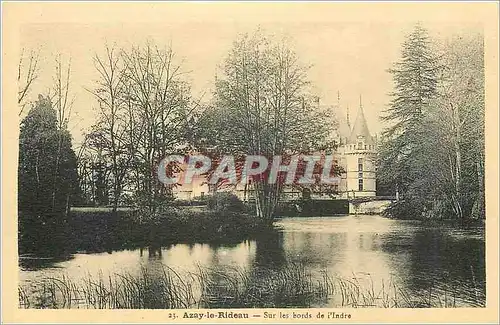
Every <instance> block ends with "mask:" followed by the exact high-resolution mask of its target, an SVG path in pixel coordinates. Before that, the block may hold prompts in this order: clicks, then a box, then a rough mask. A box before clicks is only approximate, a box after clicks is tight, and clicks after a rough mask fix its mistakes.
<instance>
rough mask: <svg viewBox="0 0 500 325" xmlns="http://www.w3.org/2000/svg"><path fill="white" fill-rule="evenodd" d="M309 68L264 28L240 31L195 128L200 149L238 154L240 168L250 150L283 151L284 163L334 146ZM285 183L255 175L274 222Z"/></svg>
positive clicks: (264, 213) (260, 200)
mask: <svg viewBox="0 0 500 325" xmlns="http://www.w3.org/2000/svg"><path fill="white" fill-rule="evenodd" d="M307 71H308V67H306V66H304V65H302V64H301V63H300V60H299V57H298V56H297V54H296V53H295V52H294V50H293V49H292V48H291V46H290V45H289V44H288V43H287V42H286V41H285V40H278V41H276V40H273V39H271V38H270V37H266V36H265V35H263V33H262V32H261V31H260V30H258V31H257V32H255V33H254V34H252V35H248V34H244V35H241V36H240V37H239V38H238V39H237V40H236V41H235V42H234V43H233V47H232V49H231V50H230V52H229V54H228V55H227V57H226V58H225V60H224V63H223V66H222V74H221V75H219V76H218V78H217V80H216V84H215V99H214V102H213V103H212V105H210V106H209V107H208V108H207V109H206V110H205V111H204V114H202V116H200V117H199V120H198V128H197V129H196V130H194V134H193V139H194V140H195V144H196V147H197V148H198V150H200V151H201V152H203V153H204V154H206V155H208V156H210V157H212V158H214V159H212V161H215V162H216V164H217V162H220V159H221V157H222V156H223V155H224V154H231V155H233V156H236V157H237V158H236V168H237V169H241V168H242V167H243V161H244V159H240V158H241V157H245V156H246V155H261V156H264V157H266V158H267V159H268V160H269V162H272V161H273V156H275V155H281V156H282V157H284V162H283V163H284V164H286V160H287V159H289V158H290V157H291V156H292V155H295V154H306V155H307V154H311V153H317V152H320V151H321V150H325V149H331V148H334V147H335V143H333V142H332V141H330V138H329V135H331V134H332V133H333V132H332V131H333V130H332V126H333V123H329V120H330V119H329V118H328V113H327V112H325V111H322V110H320V109H319V107H317V105H316V104H315V103H316V102H315V96H313V95H312V93H311V91H310V89H309V82H308V80H307ZM281 176H283V173H282V174H281ZM281 178H283V179H284V177H281ZM283 187H284V186H283V182H282V181H278V182H276V183H274V184H271V183H270V182H268V181H267V177H265V176H264V177H262V178H254V179H253V182H252V184H251V188H252V189H253V190H254V193H255V202H256V214H257V215H258V216H259V217H260V218H262V219H264V220H266V221H268V222H272V218H273V215H274V211H275V208H276V206H277V202H278V199H279V197H280V194H281V192H282V190H283Z"/></svg>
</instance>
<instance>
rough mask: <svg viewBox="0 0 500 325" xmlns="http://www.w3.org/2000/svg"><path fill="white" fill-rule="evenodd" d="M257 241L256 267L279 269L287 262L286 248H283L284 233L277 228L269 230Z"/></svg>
mask: <svg viewBox="0 0 500 325" xmlns="http://www.w3.org/2000/svg"><path fill="white" fill-rule="evenodd" d="M259 237H260V238H258V239H257V240H256V241H255V246H256V249H255V259H254V261H253V267H254V268H261V267H265V268H269V269H279V268H280V267H282V266H283V265H284V264H285V263H286V256H285V250H284V248H283V233H282V232H280V231H278V230H276V229H272V230H268V231H266V232H265V233H263V234H262V235H261V236H259Z"/></svg>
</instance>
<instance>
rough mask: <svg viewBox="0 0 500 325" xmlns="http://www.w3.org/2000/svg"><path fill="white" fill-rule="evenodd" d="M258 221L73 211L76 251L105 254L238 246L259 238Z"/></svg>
mask: <svg viewBox="0 0 500 325" xmlns="http://www.w3.org/2000/svg"><path fill="white" fill-rule="evenodd" d="M263 229H264V225H263V223H261V222H260V220H259V219H257V218H255V217H253V216H252V215H250V214H247V213H245V212H234V211H216V210H208V209H206V208H200V209H196V208H189V207H181V208H175V209H174V208H172V209H170V210H168V211H165V212H163V213H160V214H158V215H157V216H155V217H150V216H144V215H143V214H141V213H139V212H137V211H134V210H130V209H129V210H121V211H117V213H116V214H113V213H112V212H111V211H109V210H103V209H100V210H99V209H96V210H94V209H75V210H73V211H72V212H71V237H72V239H71V243H70V244H71V246H72V247H73V249H74V250H83V251H90V252H96V251H106V250H116V249H124V248H136V247H144V246H156V247H160V246H166V245H170V244H177V243H236V242H241V241H242V240H245V239H252V238H256V237H257V236H259V234H261V233H262V231H263Z"/></svg>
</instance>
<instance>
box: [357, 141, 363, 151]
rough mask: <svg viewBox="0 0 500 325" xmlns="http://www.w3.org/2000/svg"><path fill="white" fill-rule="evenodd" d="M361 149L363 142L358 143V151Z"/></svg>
mask: <svg viewBox="0 0 500 325" xmlns="http://www.w3.org/2000/svg"><path fill="white" fill-rule="evenodd" d="M361 149H363V142H358V150H361Z"/></svg>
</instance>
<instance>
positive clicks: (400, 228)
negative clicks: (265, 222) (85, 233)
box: [20, 215, 486, 307]
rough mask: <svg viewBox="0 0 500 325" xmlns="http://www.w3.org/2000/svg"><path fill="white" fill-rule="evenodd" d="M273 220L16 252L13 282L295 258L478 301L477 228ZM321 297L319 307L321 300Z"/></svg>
mask: <svg viewBox="0 0 500 325" xmlns="http://www.w3.org/2000/svg"><path fill="white" fill-rule="evenodd" d="M276 226H277V227H278V228H279V229H280V230H279V232H278V233H277V234H276V236H274V237H273V238H268V239H267V240H265V241H264V242H262V241H244V242H241V243H239V244H236V245H231V246H224V245H217V246H215V245H208V244H194V245H187V244H178V245H173V246H170V247H165V248H162V249H161V254H154V255H152V254H149V253H148V251H147V250H139V249H137V250H124V251H115V252H112V253H98V254H84V253H81V254H80V253H79V254H73V255H71V256H70V257H68V258H65V259H62V260H41V261H40V260H31V259H25V258H21V259H20V267H21V271H20V285H21V286H22V287H30V284H33V283H35V282H37V281H38V280H42V279H44V278H48V277H58V276H61V275H62V274H64V275H65V276H67V277H68V278H71V279H72V280H74V281H78V280H79V279H84V278H85V277H86V276H88V275H97V274H102V275H104V277H105V278H106V277H107V275H109V274H113V273H123V272H127V273H130V274H134V273H139V272H140V271H141V269H142V268H149V269H151V268H153V269H154V268H161V266H162V265H167V266H169V267H171V268H172V269H174V270H176V272H178V273H179V274H181V275H182V274H187V273H189V272H196V270H197V269H199V268H200V267H202V268H203V267H207V268H211V269H221V270H223V269H227V268H241V269H244V270H250V269H252V268H273V269H276V268H278V269H279V268H280V267H284V265H285V264H287V263H296V264H298V265H303V266H304V267H305V268H306V269H307V270H308V272H311V274H313V276H318V277H319V276H320V274H322V273H324V272H327V273H328V274H330V275H335V276H338V277H341V278H344V279H348V280H349V281H353V282H356V283H360V286H362V287H365V288H370V290H371V291H372V292H380V290H382V289H383V290H388V289H387V288H388V287H390V286H394V288H396V287H395V284H397V286H398V290H401V292H405V293H406V294H408V295H410V296H413V297H426V296H427V295H429V296H432V297H436V299H438V301H440V302H443V301H444V300H448V302H444V304H445V305H449V304H450V303H449V302H450V301H451V300H453V303H452V304H453V305H452V306H456V307H461V306H466V307H471V306H481V305H484V300H485V290H486V283H485V281H486V280H485V279H486V276H485V262H484V256H485V255H484V254H485V245H484V228H472V229H466V230H462V229H456V228H452V227H445V226H440V227H436V226H426V225H423V224H422V223H420V222H416V221H402V220H391V219H387V218H383V217H381V216H369V215H361V216H353V215H349V216H337V217H317V218H283V219H280V220H278V221H277V222H276ZM35 261H36V262H37V263H34V262H35ZM384 288H385V289H384ZM395 290H396V289H395ZM332 299H333V298H332ZM328 301H330V300H328ZM328 301H327V302H326V303H325V304H322V305H319V306H318V307H324V306H328V304H329V303H328ZM332 301H333V300H332ZM332 305H333V303H332Z"/></svg>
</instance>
